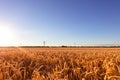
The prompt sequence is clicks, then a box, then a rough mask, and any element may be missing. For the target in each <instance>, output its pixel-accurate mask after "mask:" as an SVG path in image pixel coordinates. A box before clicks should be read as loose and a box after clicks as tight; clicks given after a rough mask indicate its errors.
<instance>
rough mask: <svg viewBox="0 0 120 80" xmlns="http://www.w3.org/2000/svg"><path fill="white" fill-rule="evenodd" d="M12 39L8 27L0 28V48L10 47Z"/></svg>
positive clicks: (12, 36)
mask: <svg viewBox="0 0 120 80" xmlns="http://www.w3.org/2000/svg"><path fill="white" fill-rule="evenodd" d="M13 38H14V35H13V32H12V30H11V29H10V27H6V26H0V46H10V45H11V42H12V40H13Z"/></svg>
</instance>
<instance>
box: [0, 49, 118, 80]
mask: <svg viewBox="0 0 120 80" xmlns="http://www.w3.org/2000/svg"><path fill="white" fill-rule="evenodd" d="M0 80H120V48H0Z"/></svg>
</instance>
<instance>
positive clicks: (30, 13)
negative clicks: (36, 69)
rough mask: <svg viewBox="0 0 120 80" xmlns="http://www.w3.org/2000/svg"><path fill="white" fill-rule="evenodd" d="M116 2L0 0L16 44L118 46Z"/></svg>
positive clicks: (119, 18) (119, 23)
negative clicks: (44, 43) (44, 42)
mask: <svg viewBox="0 0 120 80" xmlns="http://www.w3.org/2000/svg"><path fill="white" fill-rule="evenodd" d="M119 4H120V1H119V0H0V22H2V23H5V24H11V25H12V26H11V27H12V29H13V30H14V34H15V35H16V38H15V39H14V41H12V42H11V43H16V44H17V45H20V44H22V45H42V43H43V41H46V45H75V44H76V45H108V44H109V45H119V44H120V5H119Z"/></svg>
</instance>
